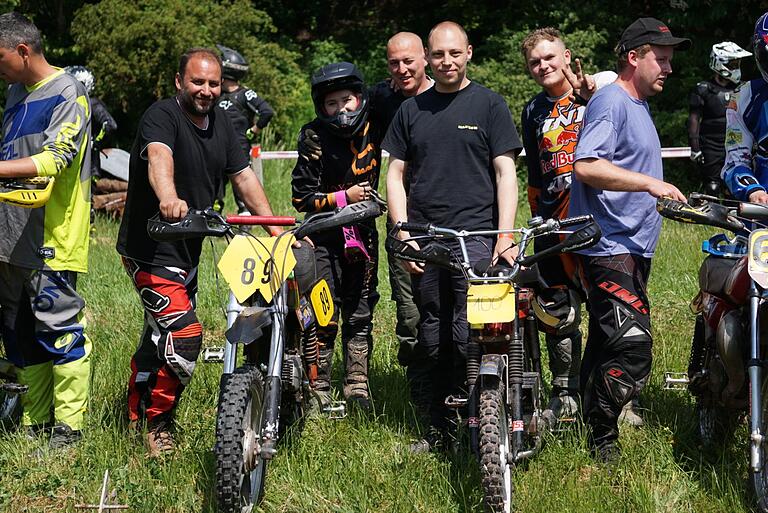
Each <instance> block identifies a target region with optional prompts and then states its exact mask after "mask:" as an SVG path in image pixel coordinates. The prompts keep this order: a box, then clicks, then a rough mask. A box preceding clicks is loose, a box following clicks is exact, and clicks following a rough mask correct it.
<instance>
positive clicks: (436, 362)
mask: <svg viewBox="0 0 768 513" xmlns="http://www.w3.org/2000/svg"><path fill="white" fill-rule="evenodd" d="M428 41H429V44H428V48H427V62H428V63H429V66H430V68H431V70H432V76H433V78H434V79H435V86H434V87H433V88H431V89H428V90H427V91H425V92H423V93H422V94H419V95H418V96H415V97H413V98H409V99H408V100H406V101H405V102H404V103H403V105H402V106H401V107H400V109H399V110H398V111H397V114H395V118H394V119H393V121H392V124H391V125H390V127H389V131H388V132H387V135H386V137H385V138H384V143H383V147H384V149H386V150H388V151H389V153H390V162H389V169H388V175H387V197H388V204H389V215H390V218H391V219H392V221H393V222H404V221H410V222H416V223H433V224H435V225H437V226H443V227H447V228H453V229H457V230H461V229H466V230H492V229H497V228H498V229H500V230H505V229H511V228H512V227H513V226H514V221H515V211H516V210H517V176H516V174H515V161H514V159H515V156H516V154H517V153H518V152H519V150H520V148H521V144H520V141H519V139H518V137H517V130H516V128H515V123H514V121H512V115H511V113H510V112H509V107H507V105H506V103H505V102H504V99H503V98H502V97H501V96H499V95H498V94H496V93H494V92H493V91H490V90H489V89H487V88H485V87H483V86H481V85H479V84H476V83H474V82H471V81H470V80H469V78H468V77H467V63H468V61H469V60H470V59H471V57H472V46H471V45H470V44H469V40H468V38H467V34H466V32H465V31H464V29H463V28H462V27H461V26H460V25H458V24H456V23H453V22H448V21H447V22H443V23H439V24H438V25H436V26H435V27H434V28H433V29H432V31H431V32H430V34H429V40H428ZM406 169H407V179H406ZM406 183H407V184H408V188H407V189H406ZM398 236H399V237H400V238H402V239H407V238H409V237H410V234H408V233H405V232H402V231H401V232H400V233H399V234H398ZM411 243H412V244H414V243H413V242H411ZM466 243H467V251H468V253H469V257H470V258H471V259H472V260H473V261H478V260H481V259H483V258H488V257H491V256H492V257H493V258H494V259H497V258H504V259H506V260H509V261H511V260H513V258H514V256H515V255H516V253H517V250H516V248H515V247H514V241H513V239H512V238H511V237H507V236H500V237H498V239H497V240H496V241H494V240H492V239H490V238H488V239H485V240H481V238H478V239H473V240H468V241H466ZM491 248H493V249H491ZM406 267H407V268H408V270H409V272H411V276H412V285H413V292H414V297H415V299H416V304H417V305H418V308H419V314H420V320H419V328H418V341H417V344H416V347H415V348H414V351H413V355H412V357H411V361H410V362H409V365H408V373H407V377H408V382H409V384H410V388H411V398H412V401H413V402H414V405H415V406H416V408H417V409H418V410H419V413H422V414H426V415H428V417H429V424H430V427H429V430H428V431H427V433H426V436H425V437H424V438H423V439H422V440H421V441H419V442H418V443H416V444H414V445H413V446H412V447H411V450H412V451H414V452H425V451H432V450H435V449H438V448H440V447H441V446H444V442H445V436H446V435H447V434H449V431H450V429H451V427H452V426H451V425H450V423H449V417H450V410H448V409H447V408H446V406H445V398H446V397H447V396H448V395H450V394H452V393H461V391H460V389H462V388H464V386H465V381H466V373H465V368H466V349H467V342H468V336H469V326H468V324H467V310H466V295H467V281H466V279H465V278H464V276H463V274H461V273H452V272H450V271H447V270H442V269H440V268H438V267H435V266H431V265H427V266H426V267H425V268H422V267H420V266H418V265H416V264H414V263H412V262H406Z"/></svg>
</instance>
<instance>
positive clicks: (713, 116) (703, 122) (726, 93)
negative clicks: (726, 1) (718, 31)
mask: <svg viewBox="0 0 768 513" xmlns="http://www.w3.org/2000/svg"><path fill="white" fill-rule="evenodd" d="M750 55H752V54H751V53H750V52H748V51H746V50H744V49H743V48H741V47H740V46H739V45H737V44H736V43H732V42H730V41H724V42H722V43H717V44H715V45H712V52H711V53H710V56H709V67H710V69H711V70H712V71H714V72H715V74H714V76H713V77H712V78H711V79H710V80H704V81H703V82H699V83H698V84H696V87H694V88H693V91H691V96H690V100H689V103H688V106H689V114H688V122H687V126H688V144H689V145H690V147H691V160H692V161H693V162H695V163H696V164H697V166H698V168H699V169H698V170H699V173H700V175H701V176H700V178H701V183H702V188H703V192H705V193H706V194H712V195H714V196H717V195H718V194H719V193H720V191H721V190H722V186H723V181H722V180H721V179H720V171H721V170H722V169H723V164H724V163H725V106H726V105H728V102H729V101H730V100H731V99H732V98H734V96H735V95H736V90H737V89H738V87H739V85H740V84H741V59H743V58H744V57H749V56H750Z"/></svg>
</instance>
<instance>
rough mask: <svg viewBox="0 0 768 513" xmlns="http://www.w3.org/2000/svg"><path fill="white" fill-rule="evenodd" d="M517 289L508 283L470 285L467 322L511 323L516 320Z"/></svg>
mask: <svg viewBox="0 0 768 513" xmlns="http://www.w3.org/2000/svg"><path fill="white" fill-rule="evenodd" d="M515 315H517V312H516V311H515V289H514V287H512V285H510V284H508V283H494V284H489V285H470V286H469V290H467V320H468V321H469V323H470V324H486V323H489V322H510V321H513V320H514V319H515Z"/></svg>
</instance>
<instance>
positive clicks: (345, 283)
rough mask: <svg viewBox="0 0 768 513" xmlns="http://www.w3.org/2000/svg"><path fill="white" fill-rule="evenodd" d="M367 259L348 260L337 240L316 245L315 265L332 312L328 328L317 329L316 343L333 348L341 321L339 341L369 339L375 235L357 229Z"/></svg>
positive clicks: (373, 303)
mask: <svg viewBox="0 0 768 513" xmlns="http://www.w3.org/2000/svg"><path fill="white" fill-rule="evenodd" d="M361 234H362V237H363V239H364V243H365V246H366V249H367V251H368V255H369V256H370V257H371V259H370V260H358V261H355V262H350V261H348V259H347V257H346V256H345V254H344V241H343V239H341V237H338V238H329V239H327V240H322V241H320V242H317V243H316V246H315V263H316V265H317V274H318V276H320V277H322V278H325V280H326V281H327V282H328V286H329V288H330V289H331V296H332V297H333V303H334V309H333V310H334V313H333V318H332V319H331V322H330V324H329V325H328V326H326V327H324V328H319V329H318V332H317V334H318V338H319V339H320V343H321V344H322V345H323V346H324V347H325V348H328V349H333V347H334V342H335V340H336V335H337V334H338V331H339V318H341V321H342V325H341V340H342V342H343V343H346V342H347V341H349V340H350V339H351V338H352V337H365V338H367V339H369V344H370V340H371V332H372V331H373V310H374V308H375V307H376V303H378V301H379V293H378V291H377V290H376V289H377V287H378V283H379V281H378V276H377V268H378V236H377V234H376V231H375V229H374V230H365V229H362V230H361Z"/></svg>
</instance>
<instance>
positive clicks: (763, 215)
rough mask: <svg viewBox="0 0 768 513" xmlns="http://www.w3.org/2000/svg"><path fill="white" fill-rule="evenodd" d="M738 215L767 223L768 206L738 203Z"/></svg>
mask: <svg viewBox="0 0 768 513" xmlns="http://www.w3.org/2000/svg"><path fill="white" fill-rule="evenodd" d="M739 215H740V216H741V217H746V218H747V219H752V220H754V221H768V205H763V204H760V203H739Z"/></svg>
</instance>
